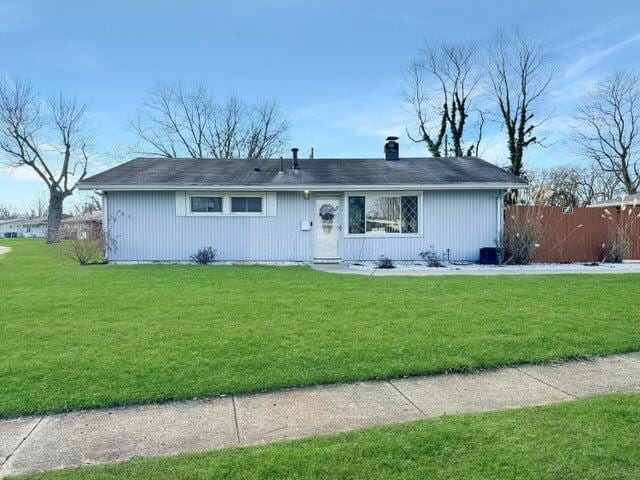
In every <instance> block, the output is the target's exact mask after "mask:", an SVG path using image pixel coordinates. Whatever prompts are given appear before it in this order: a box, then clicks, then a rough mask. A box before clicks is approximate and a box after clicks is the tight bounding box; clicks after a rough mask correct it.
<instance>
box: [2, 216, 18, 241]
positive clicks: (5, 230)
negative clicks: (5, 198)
mask: <svg viewBox="0 0 640 480" xmlns="http://www.w3.org/2000/svg"><path fill="white" fill-rule="evenodd" d="M17 220H18V219H16V218H12V219H11V220H0V238H5V237H10V236H12V234H14V233H15V235H16V236H17V235H18V232H17V227H16V226H15V222H16V221H17Z"/></svg>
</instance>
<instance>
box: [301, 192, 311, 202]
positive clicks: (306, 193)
mask: <svg viewBox="0 0 640 480" xmlns="http://www.w3.org/2000/svg"><path fill="white" fill-rule="evenodd" d="M302 197H303V198H304V199H305V200H309V199H310V198H311V192H310V191H309V190H305V191H304V192H302Z"/></svg>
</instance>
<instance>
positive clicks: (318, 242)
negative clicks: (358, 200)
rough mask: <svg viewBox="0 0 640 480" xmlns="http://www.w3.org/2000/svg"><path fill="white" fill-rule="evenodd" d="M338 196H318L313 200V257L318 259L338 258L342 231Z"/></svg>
mask: <svg viewBox="0 0 640 480" xmlns="http://www.w3.org/2000/svg"><path fill="white" fill-rule="evenodd" d="M341 218H342V212H341V211H340V198H337V197H320V198H316V201H315V213H314V218H313V230H314V235H315V250H314V257H315V259H316V260H319V261H323V260H324V261H332V260H339V259H340V253H339V246H338V242H339V241H340V235H341V233H342V221H341Z"/></svg>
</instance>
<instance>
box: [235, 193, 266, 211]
mask: <svg viewBox="0 0 640 480" xmlns="http://www.w3.org/2000/svg"><path fill="white" fill-rule="evenodd" d="M228 195H229V197H228V202H227V203H228V208H229V215H232V216H234V217H235V216H238V217H265V216H266V215H267V196H266V194H264V193H246V192H236V193H230V194H228ZM231 197H236V198H261V199H262V201H261V202H260V207H261V211H260V212H232V211H231Z"/></svg>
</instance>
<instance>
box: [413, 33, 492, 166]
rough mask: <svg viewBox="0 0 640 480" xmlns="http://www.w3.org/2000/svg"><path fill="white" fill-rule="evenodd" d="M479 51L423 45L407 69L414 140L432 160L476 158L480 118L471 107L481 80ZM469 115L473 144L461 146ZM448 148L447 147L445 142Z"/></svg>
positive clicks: (458, 46) (472, 46) (468, 46)
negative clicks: (472, 118)
mask: <svg viewBox="0 0 640 480" xmlns="http://www.w3.org/2000/svg"><path fill="white" fill-rule="evenodd" d="M478 55H479V49H478V46H477V45H476V44H474V43H470V44H466V45H465V44H433V45H431V44H427V45H426V46H425V48H424V49H422V51H421V54H420V58H419V59H418V60H417V61H415V62H414V63H413V65H412V66H411V68H410V69H409V75H408V79H407V82H406V85H405V91H404V94H405V98H406V100H407V101H408V102H409V103H410V104H411V105H412V108H413V110H414V113H415V115H416V117H417V121H418V137H416V136H415V135H411V134H410V133H409V130H408V129H407V135H408V136H409V138H410V139H411V140H412V141H414V142H425V143H426V144H427V148H428V150H429V153H431V155H433V156H434V157H439V156H442V155H443V154H444V155H445V156H447V155H449V153H451V154H452V155H453V156H456V157H461V156H464V155H467V156H468V155H473V154H477V151H478V148H479V145H480V141H481V139H482V127H483V125H484V115H483V112H481V111H480V110H478V109H476V108H473V106H472V105H471V103H472V101H473V98H474V95H475V94H476V93H477V91H478V86H479V83H480V80H481V77H482V75H481V69H480V66H479V58H478ZM471 113H474V114H477V116H478V121H477V122H476V124H475V125H474V126H475V130H476V132H475V138H476V140H474V141H473V142H471V143H469V144H468V145H465V128H466V127H467V126H468V123H467V122H468V119H469V116H470V114H471ZM449 139H450V140H451V146H450V147H449V146H448V140H449Z"/></svg>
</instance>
